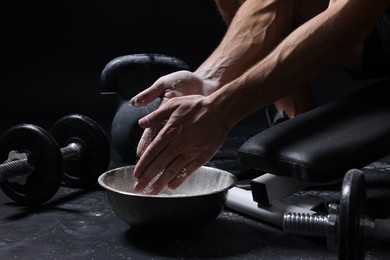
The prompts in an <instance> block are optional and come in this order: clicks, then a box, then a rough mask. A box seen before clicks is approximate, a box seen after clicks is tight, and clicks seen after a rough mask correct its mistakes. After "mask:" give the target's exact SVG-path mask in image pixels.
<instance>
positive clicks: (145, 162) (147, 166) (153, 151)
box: [134, 126, 174, 181]
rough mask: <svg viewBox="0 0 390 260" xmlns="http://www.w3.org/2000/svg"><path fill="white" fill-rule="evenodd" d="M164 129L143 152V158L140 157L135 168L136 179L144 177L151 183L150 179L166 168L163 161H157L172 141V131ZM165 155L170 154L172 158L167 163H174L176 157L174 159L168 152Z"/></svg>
mask: <svg viewBox="0 0 390 260" xmlns="http://www.w3.org/2000/svg"><path fill="white" fill-rule="evenodd" d="M164 127H165V126H164ZM164 127H163V128H162V129H161V131H160V132H159V133H158V134H157V136H156V137H155V139H154V140H153V141H152V142H151V143H150V144H149V146H148V147H147V148H146V150H145V151H144V152H143V154H142V156H141V157H140V159H139V161H138V163H137V164H136V166H135V168H134V177H136V178H138V179H140V178H141V177H142V178H143V179H146V181H150V180H151V179H150V178H153V177H154V176H155V175H157V173H159V172H160V171H162V170H163V169H164V168H165V166H166V163H165V164H164V161H162V160H161V159H160V161H161V162H160V161H159V160H156V158H157V157H158V156H159V154H160V153H161V152H162V151H163V150H164V149H166V147H167V146H168V145H169V143H170V140H171V139H172V134H171V133H170V132H171V131H167V130H164ZM165 154H168V155H169V156H170V157H171V158H167V159H168V160H166V161H167V162H169V161H172V160H173V159H174V157H173V158H172V156H173V154H172V153H167V152H166V153H165ZM139 181H142V180H139Z"/></svg>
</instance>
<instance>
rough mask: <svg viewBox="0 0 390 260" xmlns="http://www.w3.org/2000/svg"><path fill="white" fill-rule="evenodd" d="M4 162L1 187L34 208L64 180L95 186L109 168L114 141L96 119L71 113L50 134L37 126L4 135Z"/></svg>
mask: <svg viewBox="0 0 390 260" xmlns="http://www.w3.org/2000/svg"><path fill="white" fill-rule="evenodd" d="M0 161H2V162H3V163H2V164H0V188H1V189H2V190H3V192H4V193H5V194H6V195H7V196H8V197H9V198H10V199H12V200H13V201H15V202H16V203H17V204H19V205H22V206H29V207H33V206H38V205H40V204H43V203H45V202H47V201H48V200H50V199H51V198H52V197H53V196H54V195H55V193H56V192H57V191H58V189H59V187H60V186H61V183H62V182H64V183H66V184H68V185H69V186H73V187H79V188H82V187H86V186H89V185H92V184H95V183H96V181H97V178H98V177H99V175H100V174H101V173H103V172H104V171H106V170H107V169H108V166H109V162H110V145H109V141H108V138H107V136H106V134H105V132H104V130H103V128H102V127H101V126H100V125H99V124H98V123H96V122H95V121H93V120H92V119H90V118H88V117H86V116H83V115H79V114H72V115H67V116H64V117H62V118H61V119H59V120H58V121H57V122H55V123H54V125H53V126H52V128H51V130H50V132H48V131H46V130H45V129H43V128H41V127H39V126H36V125H33V124H19V125H15V126H13V127H11V128H10V129H8V130H7V131H6V132H5V133H3V135H2V136H1V137H0ZM21 176H25V178H18V177H21Z"/></svg>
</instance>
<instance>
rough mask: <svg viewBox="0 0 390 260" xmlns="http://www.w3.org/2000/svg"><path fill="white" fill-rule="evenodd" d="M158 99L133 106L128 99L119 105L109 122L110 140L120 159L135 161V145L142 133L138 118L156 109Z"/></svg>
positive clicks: (132, 162)
mask: <svg viewBox="0 0 390 260" xmlns="http://www.w3.org/2000/svg"><path fill="white" fill-rule="evenodd" d="M160 100H161V99H160V98H157V99H155V100H154V101H153V102H151V103H150V104H149V105H147V106H144V107H134V106H132V105H130V104H129V102H128V101H124V102H123V103H122V104H121V105H120V106H119V109H118V111H117V112H116V114H115V116H114V119H113V120H112V124H111V141H112V145H113V146H114V147H115V148H116V150H117V152H118V153H119V154H120V155H121V157H122V161H124V162H128V163H131V164H134V163H135V162H136V158H137V156H136V151H137V146H138V142H139V140H140V138H141V136H142V133H143V128H141V127H140V126H139V125H138V120H139V119H140V118H142V117H144V116H146V115H147V114H149V113H150V112H152V111H154V110H155V109H157V108H158V106H159V105H160Z"/></svg>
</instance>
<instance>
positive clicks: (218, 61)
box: [195, 0, 293, 87]
mask: <svg viewBox="0 0 390 260" xmlns="http://www.w3.org/2000/svg"><path fill="white" fill-rule="evenodd" d="M238 2H240V1H232V0H225V1H217V3H218V4H219V6H220V9H222V12H223V14H224V17H226V18H225V19H226V20H227V21H230V18H231V16H232V15H233V14H235V16H234V18H232V21H231V24H230V26H229V28H228V30H227V32H226V34H225V37H224V38H223V40H222V41H221V43H220V44H219V46H218V47H217V48H216V50H215V51H214V52H213V53H212V54H211V55H210V56H209V57H208V59H207V60H206V61H205V62H204V63H203V64H202V65H201V66H200V67H199V68H198V69H197V70H196V71H195V74H196V75H198V76H199V77H200V78H203V79H205V80H210V81H214V82H216V83H217V85H218V87H221V86H223V85H225V84H226V83H229V82H230V81H232V80H233V79H236V78H237V77H238V76H239V75H241V74H243V72H245V71H246V70H247V69H248V68H250V67H251V66H252V65H253V64H254V63H255V62H256V61H258V60H261V59H262V58H263V57H265V56H266V55H267V54H268V53H269V52H270V51H271V50H272V48H273V47H274V46H276V45H277V44H278V43H279V42H280V41H281V40H282V38H284V37H285V36H286V35H287V34H288V33H289V32H290V30H291V26H292V24H293V21H292V20H293V13H292V10H293V8H292V5H293V1H292V0H283V1H277V0H263V1H258V0H247V1H245V3H243V4H242V5H241V6H240V7H239V3H238ZM241 2H244V1H241ZM238 8H239V9H238ZM235 9H238V10H237V13H235V11H234V10H235ZM224 10H225V11H224ZM276 13H278V15H276ZM229 17H230V18H229Z"/></svg>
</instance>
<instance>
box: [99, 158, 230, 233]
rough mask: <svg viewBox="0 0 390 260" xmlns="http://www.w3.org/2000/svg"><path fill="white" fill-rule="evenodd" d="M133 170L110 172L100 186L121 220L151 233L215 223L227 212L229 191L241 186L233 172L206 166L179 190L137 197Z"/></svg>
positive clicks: (166, 190) (165, 190)
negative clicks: (212, 221)
mask: <svg viewBox="0 0 390 260" xmlns="http://www.w3.org/2000/svg"><path fill="white" fill-rule="evenodd" d="M133 170H134V165H130V166H125V167H121V168H117V169H113V170H110V171H107V172H105V173H103V174H102V175H101V176H100V177H99V178H98V183H99V184H100V185H101V186H102V187H103V188H104V189H105V190H106V194H107V198H108V201H109V203H110V204H111V207H112V209H113V211H114V212H115V214H116V215H117V216H118V217H119V218H120V219H121V220H123V221H124V222H125V223H127V224H128V225H129V226H130V227H132V228H136V229H144V230H146V229H147V230H149V231H158V232H160V231H168V232H173V231H186V230H189V229H193V228H196V227H200V226H201V225H204V224H207V223H209V222H211V220H213V219H215V218H216V217H217V216H218V215H219V214H220V213H221V211H222V210H223V208H224V206H225V203H226V196H227V191H228V190H229V189H230V188H232V187H233V186H234V185H235V184H236V183H237V179H236V177H235V176H234V175H233V174H231V173H229V172H226V171H223V170H220V169H216V168H212V167H207V166H202V167H201V168H199V169H198V170H197V171H196V172H194V173H193V174H192V175H191V176H190V177H189V178H188V179H187V180H186V181H185V182H184V183H183V184H182V185H181V186H180V187H178V188H177V189H176V190H169V189H164V190H163V191H162V192H161V193H160V194H158V195H147V194H141V193H134V184H135V183H136V179H135V178H134V176H133Z"/></svg>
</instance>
